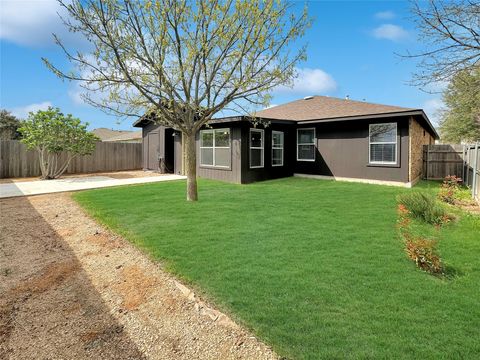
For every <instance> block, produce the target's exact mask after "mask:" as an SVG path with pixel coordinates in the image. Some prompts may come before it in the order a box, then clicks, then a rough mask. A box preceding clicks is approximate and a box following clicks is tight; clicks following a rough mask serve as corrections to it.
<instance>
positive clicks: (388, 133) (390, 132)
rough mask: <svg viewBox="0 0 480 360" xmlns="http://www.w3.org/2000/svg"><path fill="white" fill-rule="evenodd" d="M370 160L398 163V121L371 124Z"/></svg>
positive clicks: (374, 162) (376, 162) (381, 162)
mask: <svg viewBox="0 0 480 360" xmlns="http://www.w3.org/2000/svg"><path fill="white" fill-rule="evenodd" d="M369 162H370V164H396V163H397V123H385V124H370V128H369Z"/></svg>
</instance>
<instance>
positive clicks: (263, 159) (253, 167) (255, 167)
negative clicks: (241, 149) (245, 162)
mask: <svg viewBox="0 0 480 360" xmlns="http://www.w3.org/2000/svg"><path fill="white" fill-rule="evenodd" d="M252 132H259V133H260V134H262V146H261V147H257V146H256V147H252ZM248 134H249V135H250V137H249V148H248V154H249V158H250V159H249V165H250V169H261V168H263V167H265V130H263V129H255V128H251V129H250V132H249V133H248ZM252 149H256V150H262V155H261V157H260V159H261V160H262V165H260V166H252Z"/></svg>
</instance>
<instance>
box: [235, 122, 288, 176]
mask: <svg viewBox="0 0 480 360" xmlns="http://www.w3.org/2000/svg"><path fill="white" fill-rule="evenodd" d="M251 128H253V125H252V124H251V123H249V122H247V123H243V124H242V127H241V131H242V158H241V160H242V179H241V182H242V184H248V183H251V182H255V181H261V180H269V179H277V178H282V177H288V176H292V175H293V169H294V166H295V153H294V151H293V150H295V126H292V125H280V124H271V125H270V126H268V127H266V128H264V127H263V126H259V127H258V128H259V129H262V130H264V136H265V140H264V167H263V168H253V169H251V168H250V129H251ZM274 130H275V131H282V132H283V133H284V150H283V155H284V157H283V166H272V131H274Z"/></svg>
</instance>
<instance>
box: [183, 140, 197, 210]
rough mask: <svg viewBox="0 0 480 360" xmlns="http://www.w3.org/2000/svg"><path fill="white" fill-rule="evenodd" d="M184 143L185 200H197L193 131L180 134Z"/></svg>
mask: <svg viewBox="0 0 480 360" xmlns="http://www.w3.org/2000/svg"><path fill="white" fill-rule="evenodd" d="M182 140H183V141H184V143H185V147H184V150H185V173H186V175H187V200H188V201H197V200H198V193H197V156H196V146H195V132H193V133H192V134H185V133H184V134H182Z"/></svg>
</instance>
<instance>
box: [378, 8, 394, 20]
mask: <svg viewBox="0 0 480 360" xmlns="http://www.w3.org/2000/svg"><path fill="white" fill-rule="evenodd" d="M375 17H376V18H377V19H382V20H388V19H393V18H394V17H395V13H394V12H393V11H390V10H387V11H380V12H377V13H376V14H375Z"/></svg>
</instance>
